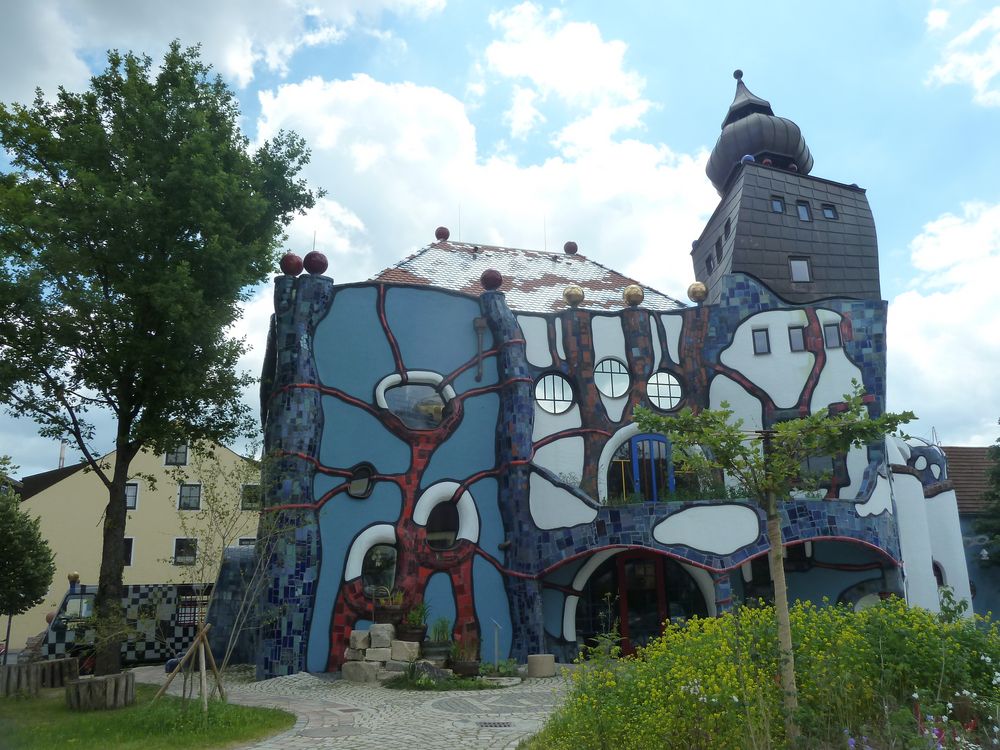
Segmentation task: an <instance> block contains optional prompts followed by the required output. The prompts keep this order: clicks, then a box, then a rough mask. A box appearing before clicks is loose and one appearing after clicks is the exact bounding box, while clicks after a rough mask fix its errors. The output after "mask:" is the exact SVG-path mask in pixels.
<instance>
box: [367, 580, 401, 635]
mask: <svg viewBox="0 0 1000 750" xmlns="http://www.w3.org/2000/svg"><path fill="white" fill-rule="evenodd" d="M372 596H373V599H374V611H373V612H372V619H373V620H374V621H375V622H379V623H390V624H392V625H399V623H400V622H402V621H403V615H404V614H405V612H406V610H405V608H404V607H403V592H402V591H400V590H399V589H388V588H386V587H385V586H378V587H376V588H375V590H374V591H373V592H372Z"/></svg>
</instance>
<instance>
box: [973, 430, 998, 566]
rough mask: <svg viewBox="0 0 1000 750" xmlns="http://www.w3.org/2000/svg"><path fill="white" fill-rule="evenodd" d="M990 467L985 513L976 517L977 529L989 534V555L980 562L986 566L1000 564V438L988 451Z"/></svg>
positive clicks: (987, 457)
mask: <svg viewBox="0 0 1000 750" xmlns="http://www.w3.org/2000/svg"><path fill="white" fill-rule="evenodd" d="M986 459H987V460H988V461H989V468H987V470H986V481H987V482H988V487H987V489H986V491H985V492H984V493H983V500H984V502H985V503H986V508H985V510H984V512H983V515H982V516H980V517H979V518H977V519H976V531H978V532H979V533H981V534H987V535H988V536H989V542H987V544H986V550H987V552H988V555H989V556H988V557H987V558H986V559H985V560H982V559H980V564H982V565H986V566H993V565H1000V440H997V442H996V443H994V444H993V445H991V446H990V448H989V450H988V451H987V452H986Z"/></svg>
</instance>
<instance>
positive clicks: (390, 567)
mask: <svg viewBox="0 0 1000 750" xmlns="http://www.w3.org/2000/svg"><path fill="white" fill-rule="evenodd" d="M361 584H362V586H364V591H365V595H366V596H373V595H375V596H378V595H379V593H378V592H379V591H381V590H382V589H383V588H384V589H385V590H386V592H389V591H392V588H393V586H394V585H395V584H396V548H395V547H393V546H392V545H391V544H376V545H375V546H374V547H372V548H371V549H370V550H368V552H366V553H365V559H364V561H363V562H362V563H361Z"/></svg>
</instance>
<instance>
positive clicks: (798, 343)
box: [788, 326, 806, 352]
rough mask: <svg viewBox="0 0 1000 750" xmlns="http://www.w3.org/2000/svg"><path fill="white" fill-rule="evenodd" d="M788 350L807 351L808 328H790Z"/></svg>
mask: <svg viewBox="0 0 1000 750" xmlns="http://www.w3.org/2000/svg"><path fill="white" fill-rule="evenodd" d="M788 349H789V351H793V352H804V351H805V350H806V327H805V326H788Z"/></svg>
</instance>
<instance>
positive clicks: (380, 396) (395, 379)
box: [375, 370, 455, 409]
mask: <svg viewBox="0 0 1000 750" xmlns="http://www.w3.org/2000/svg"><path fill="white" fill-rule="evenodd" d="M442 380H444V378H443V377H441V374H440V373H437V372H430V371H429V370H407V372H406V382H407V383H408V384H409V383H421V384H423V385H437V384H438V383H440V382H441V381H442ZM402 382H403V376H402V375H400V374H399V373H398V372H395V373H393V374H392V375H386V376H385V377H384V378H382V379H381V380H380V381H379V382H378V385H377V386H375V403H376V404H378V405H379V406H380V407H382V408H383V409H386V408H388V407H387V405H386V403H385V392H386V391H387V390H389V389H390V388H393V387H394V386H397V385H399V384H400V383H402ZM441 398H443V399H444V400H445V401H446V402H447V401H451V400H452V399H453V398H455V389H454V388H452V387H451V386H450V385H446V386H445V387H444V388H443V389H441Z"/></svg>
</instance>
